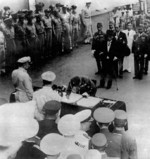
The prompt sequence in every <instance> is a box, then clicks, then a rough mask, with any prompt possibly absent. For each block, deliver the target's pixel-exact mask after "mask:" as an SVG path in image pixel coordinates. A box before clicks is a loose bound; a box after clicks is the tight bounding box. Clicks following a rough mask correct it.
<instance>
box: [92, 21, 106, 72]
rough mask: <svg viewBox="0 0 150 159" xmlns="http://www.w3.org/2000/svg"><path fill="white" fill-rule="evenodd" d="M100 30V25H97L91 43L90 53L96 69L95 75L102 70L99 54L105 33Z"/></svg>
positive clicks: (101, 26)
mask: <svg viewBox="0 0 150 159" xmlns="http://www.w3.org/2000/svg"><path fill="white" fill-rule="evenodd" d="M102 28H103V25H102V23H97V32H96V33H95V34H94V36H93V42H92V52H93V53H94V57H95V60H96V63H97V68H98V72H96V73H95V74H100V72H101V69H102V61H101V55H100V54H101V52H102V44H103V41H104V40H105V33H104V32H103V31H102Z"/></svg>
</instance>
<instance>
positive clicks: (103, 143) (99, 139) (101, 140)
mask: <svg viewBox="0 0 150 159" xmlns="http://www.w3.org/2000/svg"><path fill="white" fill-rule="evenodd" d="M90 142H91V143H90V144H91V145H90V147H91V148H93V149H96V150H98V151H99V152H100V153H101V156H102V159H107V154H106V152H105V149H106V147H107V139H106V136H105V135H104V134H102V133H97V134H95V135H94V136H93V137H92V139H91V141H90Z"/></svg>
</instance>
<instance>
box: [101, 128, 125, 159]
mask: <svg viewBox="0 0 150 159" xmlns="http://www.w3.org/2000/svg"><path fill="white" fill-rule="evenodd" d="M100 133H103V134H104V135H105V136H106V138H107V142H108V146H107V147H106V149H105V152H106V154H107V155H108V157H118V158H120V157H121V139H122V135H120V134H117V133H110V132H109V130H108V129H107V128H106V129H105V128H104V129H101V130H100Z"/></svg>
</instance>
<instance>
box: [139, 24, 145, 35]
mask: <svg viewBox="0 0 150 159" xmlns="http://www.w3.org/2000/svg"><path fill="white" fill-rule="evenodd" d="M143 31H144V25H143V24H140V25H139V27H138V33H139V34H141V33H143Z"/></svg>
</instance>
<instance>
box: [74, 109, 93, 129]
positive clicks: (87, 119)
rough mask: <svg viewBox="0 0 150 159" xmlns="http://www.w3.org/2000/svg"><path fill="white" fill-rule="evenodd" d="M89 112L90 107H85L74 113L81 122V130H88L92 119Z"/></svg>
mask: <svg viewBox="0 0 150 159" xmlns="http://www.w3.org/2000/svg"><path fill="white" fill-rule="evenodd" d="M91 114H92V111H91V110H90V109H86V110H83V111H80V112H78V113H76V114H75V117H77V119H79V121H80V123H81V130H83V131H88V130H89V129H90V125H91V121H92V119H91Z"/></svg>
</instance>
